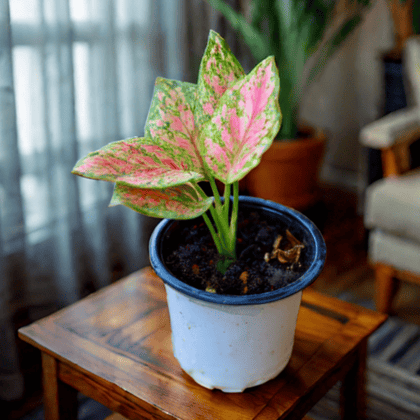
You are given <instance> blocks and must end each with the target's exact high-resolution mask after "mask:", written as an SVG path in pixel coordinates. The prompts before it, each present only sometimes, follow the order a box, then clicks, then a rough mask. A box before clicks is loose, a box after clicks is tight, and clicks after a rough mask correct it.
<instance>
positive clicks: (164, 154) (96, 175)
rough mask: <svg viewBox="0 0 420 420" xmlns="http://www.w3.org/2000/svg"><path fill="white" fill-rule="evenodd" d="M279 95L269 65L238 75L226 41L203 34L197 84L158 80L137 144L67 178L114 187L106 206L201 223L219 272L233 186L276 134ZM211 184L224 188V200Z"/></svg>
mask: <svg viewBox="0 0 420 420" xmlns="http://www.w3.org/2000/svg"><path fill="white" fill-rule="evenodd" d="M279 90H280V80H279V75H278V69H277V67H276V64H275V61H274V57H268V58H266V59H265V60H263V61H262V62H261V63H259V64H258V65H257V66H256V67H255V68H254V69H253V70H252V71H251V72H250V73H249V74H245V72H244V70H243V69H242V67H241V65H240V64H239V62H238V60H237V59H236V58H235V56H234V55H233V54H232V52H231V51H230V49H229V46H228V45H227V43H226V42H225V40H224V39H223V38H222V37H221V36H220V35H219V34H217V33H216V32H214V31H210V35H209V39H208V43H207V47H206V50H205V52H204V55H203V58H202V60H201V64H200V70H199V75H198V81H197V84H192V83H187V82H180V81H176V80H168V79H163V78H158V79H157V80H156V83H155V89H154V94H153V98H152V102H151V105H150V110H149V114H148V117H147V121H146V126H145V135H144V137H141V138H138V137H135V138H130V139H125V140H120V141H116V142H113V143H110V144H108V145H107V146H105V147H103V148H101V149H100V150H98V151H95V152H92V153H89V154H88V155H87V156H86V157H84V158H82V159H81V160H79V161H78V162H77V164H76V165H75V167H74V168H73V171H72V173H73V174H76V175H80V176H83V177H86V178H92V179H98V180H104V181H110V182H114V183H115V188H114V192H113V196H112V199H111V203H110V206H114V205H118V204H122V205H125V206H127V207H129V208H131V209H133V210H135V211H137V212H139V213H142V214H144V215H147V216H153V217H160V218H170V219H192V218H195V217H198V216H200V215H202V216H203V219H204V221H205V223H206V224H207V226H208V228H209V230H210V233H211V235H212V237H213V240H214V243H215V245H216V248H217V250H218V253H219V255H220V261H219V263H218V269H219V270H220V271H222V272H224V271H225V270H226V269H227V267H228V266H229V265H230V264H231V263H232V262H233V261H234V260H235V259H236V253H235V245H236V230H237V218H238V203H239V186H238V185H239V180H240V179H242V178H243V177H244V176H245V175H246V174H247V173H248V172H249V171H250V170H251V169H253V168H254V167H255V166H257V165H258V164H259V162H260V159H261V155H262V154H263V153H264V152H265V151H266V150H267V149H268V148H269V147H270V145H271V143H272V141H273V139H274V137H275V136H276V134H277V132H278V130H279V128H280V122H281V112H280V107H279V102H278V96H279ZM216 180H219V181H220V182H221V183H222V184H224V194H223V196H224V199H222V198H221V195H220V194H219V191H218V188H217V185H216ZM203 181H207V182H209V183H210V185H211V189H212V192H213V197H208V196H207V195H206V194H205V192H204V191H203V189H202V188H201V187H200V185H199V183H200V182H203ZM231 195H232V196H233V199H232V200H231ZM230 206H232V208H230Z"/></svg>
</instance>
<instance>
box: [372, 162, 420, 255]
mask: <svg viewBox="0 0 420 420" xmlns="http://www.w3.org/2000/svg"><path fill="white" fill-rule="evenodd" d="M365 226H366V227H367V228H369V229H372V228H379V229H381V230H383V231H386V232H389V233H392V234H394V235H398V236H401V237H403V238H407V239H410V240H412V241H414V242H417V243H418V244H420V171H419V170H416V171H411V172H410V173H409V174H408V175H403V176H399V177H396V178H386V179H381V180H379V181H376V182H375V183H373V184H372V185H370V186H369V187H368V188H367V190H366V203H365ZM419 260H420V256H419Z"/></svg>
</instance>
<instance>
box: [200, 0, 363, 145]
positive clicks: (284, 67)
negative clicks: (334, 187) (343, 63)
mask: <svg viewBox="0 0 420 420" xmlns="http://www.w3.org/2000/svg"><path fill="white" fill-rule="evenodd" d="M208 1H209V3H210V4H212V5H213V7H215V8H216V9H217V10H219V11H220V12H221V13H222V14H223V15H224V16H225V18H226V19H227V20H228V21H229V22H230V24H231V25H232V27H233V28H234V29H235V30H236V31H237V32H238V33H240V34H241V35H242V37H243V39H244V41H245V43H246V44H247V45H248V47H249V49H250V51H251V53H252V55H253V56H254V58H255V60H257V61H260V60H261V59H262V58H263V57H266V56H268V55H274V56H275V58H276V62H277V66H278V68H279V74H280V80H281V89H280V99H279V100H280V107H281V110H282V114H283V122H282V127H281V130H280V132H279V135H278V138H280V139H281V138H283V139H290V138H295V137H296V133H297V111H298V106H299V103H300V101H301V98H302V92H303V89H304V88H305V87H306V86H308V85H309V84H310V83H311V82H312V81H313V80H314V78H315V76H316V75H317V74H318V73H319V72H320V71H321V70H322V68H323V67H324V66H325V64H326V63H327V60H328V59H329V58H330V57H331V56H332V55H333V54H334V52H335V51H337V49H338V48H339V47H340V45H341V44H342V42H343V41H344V40H345V39H346V38H347V37H348V35H349V34H350V33H351V32H352V31H353V29H354V28H355V27H356V26H357V25H358V24H359V23H360V22H361V21H362V15H363V12H364V10H365V9H366V8H367V6H369V5H370V3H371V2H370V0H348V3H349V4H348V6H350V7H346V8H345V10H343V11H342V12H341V11H340V12H339V13H338V12H337V10H336V5H337V3H339V2H337V1H335V0H312V1H311V0H250V13H249V16H246V17H245V16H244V15H243V14H241V13H239V12H237V11H235V10H234V9H233V8H232V7H230V6H229V5H228V4H226V3H225V1H224V0H208ZM309 59H311V60H309ZM307 65H309V68H305V71H304V66H307Z"/></svg>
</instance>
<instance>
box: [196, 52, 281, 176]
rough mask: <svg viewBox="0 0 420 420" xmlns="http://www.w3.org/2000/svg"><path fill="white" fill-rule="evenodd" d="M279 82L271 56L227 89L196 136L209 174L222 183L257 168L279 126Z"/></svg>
mask: <svg viewBox="0 0 420 420" xmlns="http://www.w3.org/2000/svg"><path fill="white" fill-rule="evenodd" d="M279 89H280V81H279V76H278V70H277V67H276V64H275V62H274V58H273V57H269V58H267V59H266V60H264V61H262V62H261V63H260V64H259V65H258V66H256V67H255V68H254V69H253V70H252V72H251V73H249V74H248V75H247V76H246V77H245V78H243V79H241V80H239V81H238V82H237V83H236V84H235V85H234V86H232V87H231V88H229V89H228V90H227V91H226V93H225V94H224V95H223V97H222V98H221V100H220V102H219V105H218V107H217V109H216V110H215V112H214V114H213V116H212V118H211V120H210V121H209V122H208V123H207V124H206V125H205V127H204V129H203V131H202V133H201V136H200V151H201V154H202V156H203V157H204V160H205V163H206V165H207V166H208V169H209V171H210V173H211V174H212V175H213V176H214V177H216V178H218V179H219V180H220V181H222V182H224V183H229V184H230V183H232V182H234V181H238V180H240V179H241V178H243V177H244V176H245V175H246V174H247V173H248V172H249V171H250V170H251V169H252V168H254V167H255V166H257V165H258V163H259V162H260V159H261V155H262V154H263V153H264V152H265V151H266V150H267V149H268V147H269V146H270V145H271V143H272V141H273V139H274V137H275V136H276V134H277V132H278V130H279V127H280V119H281V113H280V107H279V102H278V95H279Z"/></svg>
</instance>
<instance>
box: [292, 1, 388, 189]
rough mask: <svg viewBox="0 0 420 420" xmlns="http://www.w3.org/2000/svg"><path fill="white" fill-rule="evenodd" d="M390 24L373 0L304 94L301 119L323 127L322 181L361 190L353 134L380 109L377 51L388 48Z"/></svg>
mask: <svg viewBox="0 0 420 420" xmlns="http://www.w3.org/2000/svg"><path fill="white" fill-rule="evenodd" d="M393 44H394V37H393V26H392V20H391V16H390V13H389V11H388V6H387V3H386V0H377V1H376V2H375V3H374V4H373V5H372V6H371V8H370V10H369V11H368V12H367V14H366V15H365V20H364V22H363V23H362V24H361V25H360V26H359V27H358V28H357V29H356V30H355V31H354V32H353V33H352V35H351V36H350V37H349V38H348V39H347V40H346V41H345V44H343V45H342V48H341V49H340V51H339V52H337V54H336V55H335V56H334V57H333V58H332V59H331V60H330V62H329V63H328V64H327V66H326V67H325V69H324V72H323V73H322V74H321V76H320V77H319V78H318V80H316V81H315V82H314V83H313V84H312V85H311V86H310V88H309V89H308V90H307V92H306V95H305V98H304V100H303V103H302V105H301V109H300V116H301V118H302V119H303V120H305V121H307V122H309V123H310V124H312V125H317V126H319V127H322V128H324V129H325V131H326V133H327V136H328V146H327V152H326V156H325V159H324V164H323V168H322V173H321V179H322V180H323V181H325V182H328V183H331V184H335V185H339V186H343V187H346V188H349V189H352V190H355V191H356V190H358V191H362V190H363V188H364V184H365V179H366V178H365V171H366V163H365V156H364V153H363V151H362V150H361V147H360V146H359V143H358V134H359V130H360V129H361V128H362V127H363V126H364V125H365V124H367V123H369V122H371V121H373V120H375V119H376V118H378V117H379V116H380V115H381V113H382V107H383V92H384V87H383V69H382V63H381V53H382V52H384V51H388V50H389V49H391V48H392V47H393Z"/></svg>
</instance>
